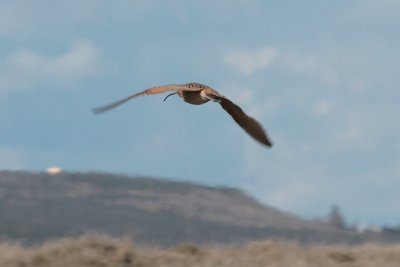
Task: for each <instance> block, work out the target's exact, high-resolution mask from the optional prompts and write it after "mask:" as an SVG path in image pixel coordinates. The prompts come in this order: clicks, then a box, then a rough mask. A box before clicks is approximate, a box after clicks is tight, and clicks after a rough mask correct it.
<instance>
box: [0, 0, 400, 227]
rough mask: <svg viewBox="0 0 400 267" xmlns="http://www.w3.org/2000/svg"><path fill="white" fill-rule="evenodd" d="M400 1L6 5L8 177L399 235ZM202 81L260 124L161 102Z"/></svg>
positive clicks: (0, 141)
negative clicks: (165, 184) (33, 174)
mask: <svg viewBox="0 0 400 267" xmlns="http://www.w3.org/2000/svg"><path fill="white" fill-rule="evenodd" d="M399 12H400V2H398V1H390V0H382V1H372V0H364V1H261V0H260V1H257V0H254V1H251V0H250V1H239V0H233V1H224V0H219V1H218V0H217V1H215V0H214V1H172V0H171V1H161V0H159V1H157V0H153V1H151V0H150V1H114V2H112V3H111V2H110V1H94V0H93V1H78V0H71V1H18V0H13V1H8V0H0V40H1V42H0V55H1V62H0V123H1V129H0V169H27V170H35V171H41V170H45V169H46V168H47V167H50V166H53V165H57V166H60V167H62V168H64V169H66V170H70V171H90V170H100V171H107V172H113V173H126V174H130V175H146V176H156V177H164V178H173V179H179V180H190V181H194V182H199V183H206V184H211V185H228V186H234V187H239V188H241V189H243V190H245V191H247V192H248V193H249V194H251V195H253V196H255V197H257V198H258V199H259V200H260V201H262V202H263V203H267V204H269V205H273V206H276V207H279V208H281V209H283V210H286V211H290V212H293V213H295V214H298V215H301V216H303V217H306V218H314V217H321V216H325V215H326V213H327V212H328V209H329V207H330V205H331V204H334V203H335V204H338V205H339V206H340V207H341V208H342V211H343V213H344V214H345V215H346V217H347V219H348V221H349V222H350V223H359V224H378V225H399V224H400V213H399V212H398V203H400V194H399V188H400V137H399V134H400V124H399V118H398V116H399V114H400V105H399V104H398V103H399V99H400V90H399V88H398V77H399V76H400V65H399V62H400V52H399V49H398V47H400V32H399V29H400V18H399V16H398V14H399ZM192 81H195V82H200V83H204V84H207V85H209V86H211V87H213V88H214V89H216V90H218V91H219V92H220V93H221V94H223V95H225V96H227V97H228V98H230V99H231V100H232V101H233V102H235V103H237V104H239V105H240V106H241V107H242V108H243V109H244V110H245V111H246V112H247V113H248V114H250V115H252V116H254V117H255V118H257V119H258V120H259V121H260V122H261V123H262V124H263V125H264V126H265V128H266V129H267V130H268V132H269V134H270V136H271V138H272V139H273V141H274V143H275V146H274V147H273V149H271V150H267V149H265V148H264V147H262V146H260V145H259V144H258V143H256V142H255V141H253V140H252V139H251V138H250V137H248V136H247V135H246V134H245V133H244V132H243V131H242V130H241V129H240V128H239V127H238V126H237V125H236V124H235V123H234V121H233V120H232V119H231V118H230V117H229V115H227V114H226V113H225V112H224V111H223V110H222V109H221V107H220V106H219V105H218V104H216V103H209V104H206V105H202V106H193V105H188V104H186V103H184V102H182V101H181V100H180V99H179V98H177V97H174V98H169V99H168V101H167V102H165V103H164V102H163V101H162V100H163V96H152V97H143V98H140V99H136V100H135V101H132V102H130V103H128V104H126V105H124V106H121V107H120V108H119V109H116V110H113V111H112V112H109V113H106V114H104V115H101V116H94V115H93V114H92V113H91V111H90V109H91V108H92V107H96V106H98V105H103V104H106V103H109V102H111V101H114V100H118V99H120V98H122V97H125V96H127V95H130V94H132V93H134V92H137V91H141V90H143V89H146V88H148V87H152V86H156V85H162V84H169V83H185V82H192Z"/></svg>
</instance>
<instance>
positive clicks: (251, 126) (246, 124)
mask: <svg viewBox="0 0 400 267" xmlns="http://www.w3.org/2000/svg"><path fill="white" fill-rule="evenodd" d="M219 100H220V104H221V106H222V108H223V109H225V110H226V112H228V113H229V115H231V116H232V118H233V119H234V120H235V121H236V123H237V124H239V126H240V127H242V128H243V129H244V130H245V131H246V132H247V133H248V134H249V135H250V136H251V137H253V138H254V139H256V140H257V141H258V142H260V143H261V144H263V145H266V146H268V147H271V146H272V141H271V139H270V138H269V137H268V135H267V134H266V132H265V131H264V129H263V128H262V126H261V125H260V124H259V123H258V122H257V121H256V120H255V119H253V118H252V117H249V116H247V115H246V113H244V112H243V110H242V109H241V108H240V107H239V106H237V105H235V104H234V103H233V102H232V101H230V100H229V99H227V98H224V97H221V98H219Z"/></svg>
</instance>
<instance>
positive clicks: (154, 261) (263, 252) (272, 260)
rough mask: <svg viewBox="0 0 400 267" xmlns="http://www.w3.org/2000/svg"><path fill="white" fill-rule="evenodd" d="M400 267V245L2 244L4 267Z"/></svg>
mask: <svg viewBox="0 0 400 267" xmlns="http://www.w3.org/2000/svg"><path fill="white" fill-rule="evenodd" d="M399 264H400V246H399V245H397V246H396V245H386V246H379V245H361V246H352V247H350V246H333V245H330V246H317V245H311V246H305V245H298V244H295V243H286V242H276V241H259V242H252V243H248V244H245V245H242V246H236V247H234V246H228V247H226V246H225V247H219V246H204V247H200V246H196V245H193V244H184V245H179V246H177V247H174V248H169V249H157V248H143V247H138V246H136V245H135V244H134V243H133V242H132V241H130V240H126V239H125V240H124V239H113V238H109V237H105V236H96V235H92V236H83V237H80V238H76V239H62V240H58V241H50V242H46V243H44V244H42V245H36V246H31V247H23V246H21V245H19V244H7V243H3V244H0V266H2V267H21V266H23V267H153V266H154V267H158V266H163V267H169V266H171V267H180V266H182V267H191V266H193V267H196V266H209V267H211V266H218V267H224V266H229V267H236V266H237V267H243V266H246V267H252V266H263V267H264V266H270V267H274V266H291V267H305V266H307V267H314V266H315V267H317V266H318V267H320V266H327V267H336V266H337V267H339V266H354V267H356V266H360V267H361V266H362V267H369V266H370V267H375V266H385V267H398V266H399Z"/></svg>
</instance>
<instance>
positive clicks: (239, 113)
mask: <svg viewBox="0 0 400 267" xmlns="http://www.w3.org/2000/svg"><path fill="white" fill-rule="evenodd" d="M168 91H174V93H172V94H170V95H173V94H178V95H179V96H180V97H181V98H182V99H183V101H185V102H187V103H189V104H193V105H201V104H204V103H207V102H208V101H210V100H211V101H214V102H218V103H219V104H220V105H221V106H222V108H223V109H225V110H226V111H227V112H228V113H229V115H231V116H232V118H233V119H234V120H235V121H236V123H237V124H239V126H240V127H242V128H243V129H244V130H245V131H246V132H247V133H248V134H249V135H250V136H252V137H253V138H254V139H256V140H257V141H258V142H260V143H261V144H263V145H266V146H268V147H271V146H272V141H271V139H270V138H269V137H268V135H267V133H266V132H265V131H264V129H263V127H262V126H261V125H260V124H259V123H258V122H257V121H256V120H255V119H253V118H252V117H249V116H247V115H246V113H244V112H243V110H242V109H241V108H240V107H238V106H237V105H235V104H234V103H233V102H232V101H230V100H229V99H227V98H226V97H224V96H222V95H220V94H219V93H218V92H217V91H215V90H214V89H212V88H210V87H208V86H206V85H203V84H200V83H185V84H170V85H162V86H157V87H152V88H149V89H146V90H144V91H142V92H139V93H136V94H134V95H131V96H128V97H126V98H124V99H121V100H119V101H117V102H114V103H111V104H109V105H105V106H102V107H98V108H95V109H93V113H95V114H99V113H103V112H106V111H109V110H111V109H113V108H116V107H118V106H119V105H122V104H123V103H125V102H127V101H129V100H131V99H132V98H135V97H138V96H143V95H154V94H161V93H165V92H168ZM170 95H168V96H167V97H166V98H165V99H167V98H168V97H169V96H170ZM165 99H164V101H165Z"/></svg>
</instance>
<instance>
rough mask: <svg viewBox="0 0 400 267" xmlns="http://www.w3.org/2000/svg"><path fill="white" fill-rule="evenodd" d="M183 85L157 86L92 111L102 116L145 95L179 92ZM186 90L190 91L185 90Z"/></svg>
mask: <svg viewBox="0 0 400 267" xmlns="http://www.w3.org/2000/svg"><path fill="white" fill-rule="evenodd" d="M182 88H183V87H182V85H181V84H170V85H162V86H157V87H152V88H149V89H146V90H144V91H142V92H139V93H136V94H133V95H130V96H128V97H126V98H124V99H121V100H118V101H116V102H113V103H111V104H108V105H105V106H101V107H97V108H94V109H92V111H93V113H94V114H100V113H103V112H106V111H109V110H111V109H114V108H116V107H118V106H120V105H122V104H124V103H125V102H128V101H129V100H131V99H132V98H135V97H138V96H143V95H154V94H161V93H165V92H168V91H178V90H180V89H182ZM185 90H188V89H186V88H185ZM193 90H198V89H193Z"/></svg>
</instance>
